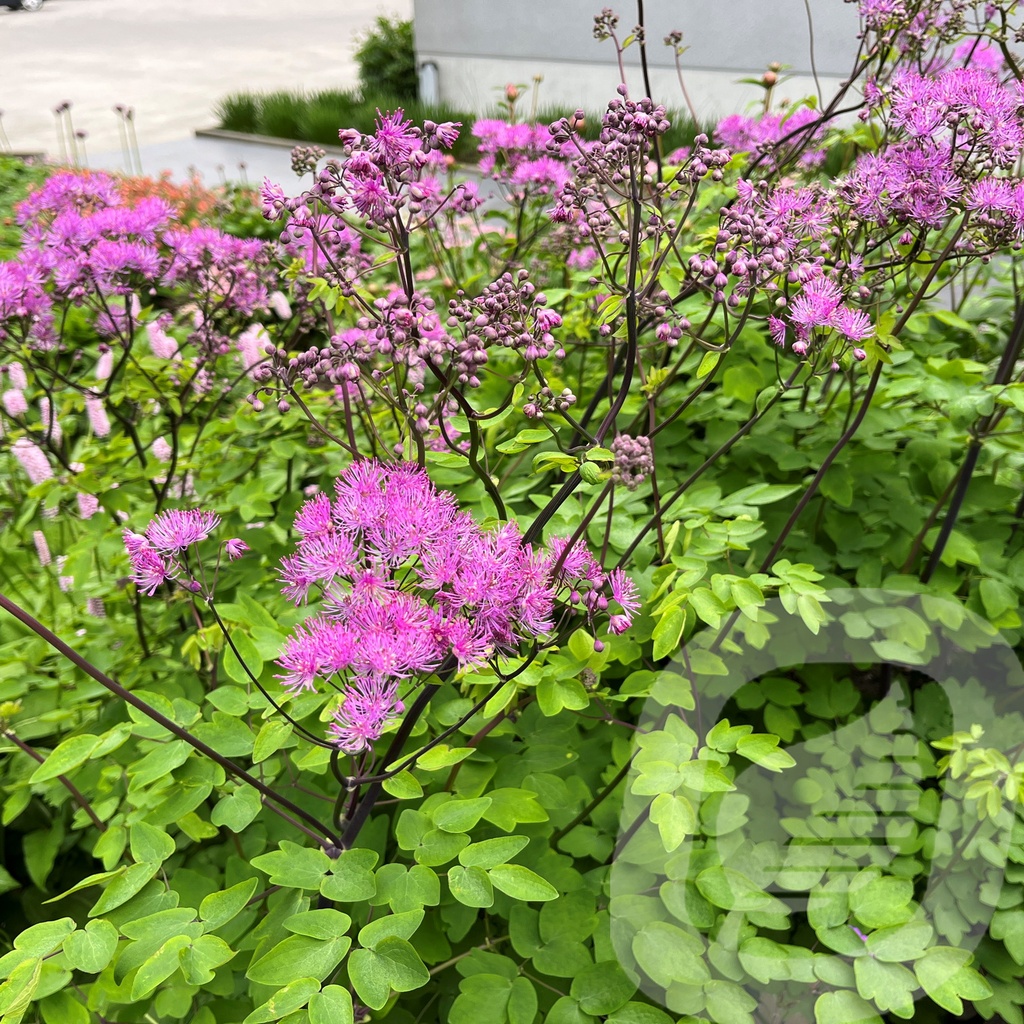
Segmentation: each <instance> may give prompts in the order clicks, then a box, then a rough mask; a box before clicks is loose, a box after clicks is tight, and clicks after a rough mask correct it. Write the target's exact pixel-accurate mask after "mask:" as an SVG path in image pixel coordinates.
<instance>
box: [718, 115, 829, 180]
mask: <svg viewBox="0 0 1024 1024" xmlns="http://www.w3.org/2000/svg"><path fill="white" fill-rule="evenodd" d="M820 116H821V115H820V114H819V113H817V112H816V111H814V110H811V109H810V108H809V107H800V108H799V109H798V110H794V111H793V112H792V113H786V112H783V113H776V114H764V115H762V116H761V117H747V116H744V115H743V114H730V115H729V116H728V117H726V118H723V119H722V120H721V121H719V122H718V125H717V127H716V128H715V141H716V142H719V143H720V144H721V145H723V146H725V147H726V148H727V149H729V150H731V151H733V152H734V153H750V154H751V155H752V156H755V157H764V159H763V161H762V164H763V166H765V167H766V168H769V167H772V166H773V160H772V155H771V154H772V150H773V148H774V147H775V145H776V144H777V143H779V142H781V141H782V140H783V139H787V138H792V140H793V141H797V140H800V141H802V140H803V139H804V133H802V132H800V129H801V128H804V127H805V126H807V125H809V124H812V123H813V122H815V121H817V120H818V119H819V118H820ZM794 133H796V134H794ZM823 136H824V130H823V129H822V128H819V129H817V130H816V131H815V132H814V134H813V139H814V140H815V141H820V140H821V139H822V137H823ZM824 159H825V151H824V150H823V149H820V148H817V147H815V146H812V145H811V146H808V145H805V146H804V151H803V155H802V156H801V158H800V164H801V166H803V167H816V166H818V165H819V164H820V163H821V162H822V161H823V160H824Z"/></svg>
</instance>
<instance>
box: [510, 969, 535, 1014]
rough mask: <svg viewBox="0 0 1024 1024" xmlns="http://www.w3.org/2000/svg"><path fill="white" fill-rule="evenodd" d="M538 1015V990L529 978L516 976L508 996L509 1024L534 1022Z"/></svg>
mask: <svg viewBox="0 0 1024 1024" xmlns="http://www.w3.org/2000/svg"><path fill="white" fill-rule="evenodd" d="M536 1016H537V990H536V989H535V988H534V987H533V982H531V981H530V980H529V978H515V979H513V981H512V991H511V992H510V993H509V997H508V1022H509V1024H533V1018H534V1017H536Z"/></svg>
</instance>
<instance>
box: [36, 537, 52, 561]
mask: <svg viewBox="0 0 1024 1024" xmlns="http://www.w3.org/2000/svg"><path fill="white" fill-rule="evenodd" d="M32 542H33V543H34V544H35V546H36V554H37V555H38V556H39V564H40V565H43V566H46V565H49V564H50V562H51V561H52V559H51V558H50V548H49V546H48V545H47V543H46V534H44V533H43V531H42V530H36V531H35V533H33V534H32Z"/></svg>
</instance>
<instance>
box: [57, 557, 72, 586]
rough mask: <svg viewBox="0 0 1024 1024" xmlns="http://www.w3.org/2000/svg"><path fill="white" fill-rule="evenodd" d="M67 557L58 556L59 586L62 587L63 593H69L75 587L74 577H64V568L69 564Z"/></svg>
mask: <svg viewBox="0 0 1024 1024" xmlns="http://www.w3.org/2000/svg"><path fill="white" fill-rule="evenodd" d="M67 560H68V556H67V555H58V556H57V585H58V586H59V587H60V589H61V592H62V593H65V594H66V593H67V592H68V591H69V590H70V589H71V588H72V587H73V586H74V585H75V577H74V576H64V575H62V573H63V572H64V566H65V565H66V564H67Z"/></svg>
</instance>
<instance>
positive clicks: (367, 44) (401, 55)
mask: <svg viewBox="0 0 1024 1024" xmlns="http://www.w3.org/2000/svg"><path fill="white" fill-rule="evenodd" d="M355 57H356V63H357V64H358V65H359V86H360V88H361V89H362V92H363V95H364V96H366V97H370V98H371V99H372V98H375V97H378V96H398V97H400V98H401V99H403V100H414V99H416V98H417V97H418V96H419V76H418V74H417V71H416V49H415V46H414V43H413V34H412V22H411V21H402V20H401V19H399V18H386V17H383V16H381V17H379V18H378V19H377V21H376V23H375V25H374V27H373V28H372V29H369V30H368V31H367V32H366V34H365V35H364V36H363V38H362V39H361V40H360V42H359V46H358V48H357V50H356V53H355Z"/></svg>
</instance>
